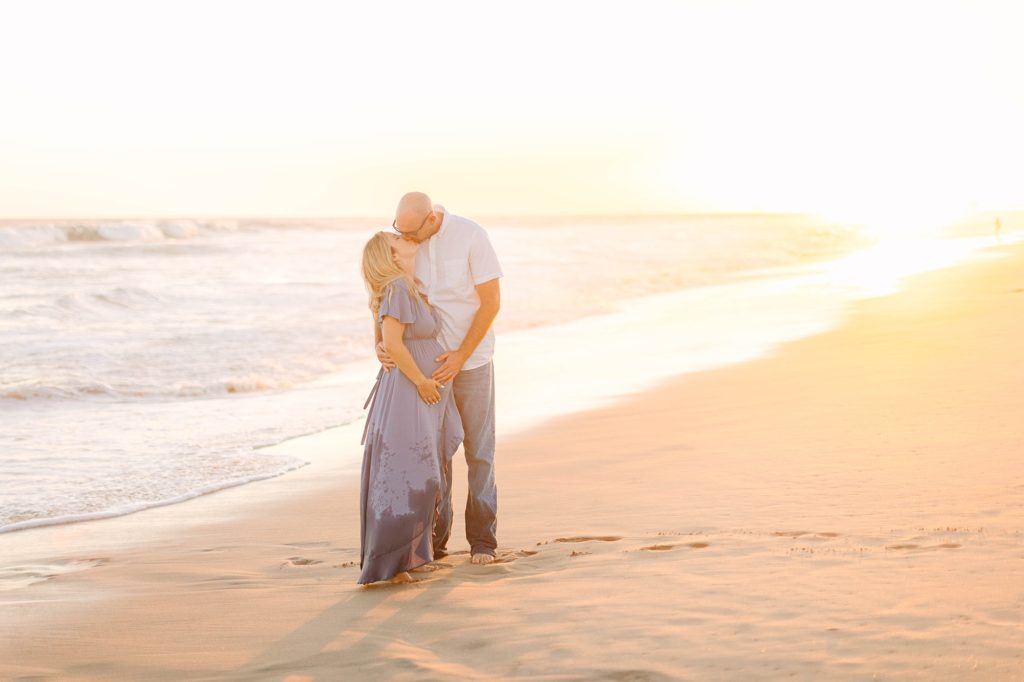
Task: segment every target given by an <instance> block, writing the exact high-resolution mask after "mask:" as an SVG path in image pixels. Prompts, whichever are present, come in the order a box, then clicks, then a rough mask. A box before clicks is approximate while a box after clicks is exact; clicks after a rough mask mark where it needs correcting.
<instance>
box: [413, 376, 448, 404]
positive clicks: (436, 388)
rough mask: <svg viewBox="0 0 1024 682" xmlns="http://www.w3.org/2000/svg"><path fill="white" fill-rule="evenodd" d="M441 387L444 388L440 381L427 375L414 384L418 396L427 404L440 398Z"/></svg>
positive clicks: (433, 402) (435, 402)
mask: <svg viewBox="0 0 1024 682" xmlns="http://www.w3.org/2000/svg"><path fill="white" fill-rule="evenodd" d="M442 388H444V385H443V384H442V383H441V382H440V381H434V380H433V379H431V378H429V377H423V378H422V379H420V381H419V383H417V384H416V390H417V391H419V394H420V398H422V399H423V402H425V403H426V404H427V405H435V404H437V403H438V402H439V401H440V400H441V389H442Z"/></svg>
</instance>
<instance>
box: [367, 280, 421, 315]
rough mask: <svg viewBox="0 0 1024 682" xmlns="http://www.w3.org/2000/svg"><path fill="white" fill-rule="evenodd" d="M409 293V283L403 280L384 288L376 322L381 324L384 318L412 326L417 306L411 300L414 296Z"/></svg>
mask: <svg viewBox="0 0 1024 682" xmlns="http://www.w3.org/2000/svg"><path fill="white" fill-rule="evenodd" d="M415 295H416V294H414V293H413V292H411V291H409V283H408V282H406V281H405V280H404V279H396V280H395V281H394V282H391V284H388V285H387V286H386V287H384V291H383V295H382V296H381V300H380V310H378V311H377V321H378V322H383V321H384V316H385V315H388V316H390V317H393V318H395V319H396V320H398V321H399V322H401V323H402V324H412V323H413V322H415V321H416V313H417V309H418V306H417V305H416V301H415V300H414V299H413V296H415Z"/></svg>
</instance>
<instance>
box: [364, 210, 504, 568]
mask: <svg viewBox="0 0 1024 682" xmlns="http://www.w3.org/2000/svg"><path fill="white" fill-rule="evenodd" d="M392 230H393V231H392V232H387V231H382V232H377V233H376V234H375V235H373V237H371V238H370V240H369V241H368V242H367V243H366V246H365V247H364V249H363V265H362V271H363V279H364V282H365V284H366V289H367V291H368V292H369V294H370V311H371V313H372V315H373V325H374V344H375V348H376V353H377V358H378V359H379V360H380V363H381V368H380V372H378V374H377V382H376V384H375V385H374V387H373V390H372V391H371V392H370V396H369V397H368V398H367V400H366V402H367V405H368V406H369V412H368V413H367V416H366V426H365V429H364V431H363V440H362V444H363V446H364V447H363V466H362V480H361V488H360V491H361V492H360V500H359V504H360V506H359V511H360V523H361V534H360V546H361V553H360V560H359V566H360V568H361V569H362V573H361V574H360V576H359V580H358V582H359V583H361V584H364V585H365V584H369V583H373V582H378V581H389V582H392V583H403V582H410V581H411V580H412V579H413V578H412V576H411V575H410V574H409V573H410V571H413V572H423V571H432V570H434V569H435V568H436V565H434V564H432V563H431V562H433V561H435V560H437V559H440V558H442V557H444V556H447V554H448V552H447V551H446V547H447V545H448V539H449V535H450V534H451V528H452V518H453V512H452V458H453V457H454V455H455V452H456V450H458V448H459V445H463V446H464V450H465V454H466V464H467V466H468V469H469V491H468V499H467V501H466V539H467V540H468V541H469V547H470V554H471V559H470V560H471V561H472V562H473V563H474V564H488V563H490V562H492V561H494V558H495V552H496V550H497V546H498V541H497V526H498V521H497V513H498V489H497V486H496V484H495V479H494V447H495V430H494V365H493V362H492V356H493V354H494V331H493V330H492V329H491V323H492V322H493V321H494V318H495V316H497V314H498V308H499V306H500V298H501V296H500V290H499V286H498V280H499V278H500V277H501V276H502V272H501V266H500V265H499V263H498V257H497V255H496V254H495V252H494V248H493V247H492V246H491V242H490V239H489V238H488V236H487V232H486V231H484V229H483V228H482V227H480V225H478V224H477V223H475V222H473V221H472V220H469V219H467V218H463V217H462V216H457V215H454V214H452V213H450V212H448V211H447V210H446V209H445V208H444V206H441V205H439V204H434V203H432V202H431V200H430V197H428V196H427V195H426V194H423V193H422V192H409V193H408V194H405V195H404V196H403V197H402V198H401V200H400V201H399V202H398V208H397V210H396V211H395V220H394V222H393V223H392ZM364 407H366V405H364Z"/></svg>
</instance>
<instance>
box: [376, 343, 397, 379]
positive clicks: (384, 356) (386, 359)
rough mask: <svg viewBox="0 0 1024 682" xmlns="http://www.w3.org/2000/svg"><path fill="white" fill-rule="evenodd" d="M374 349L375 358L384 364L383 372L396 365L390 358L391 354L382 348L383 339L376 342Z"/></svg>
mask: <svg viewBox="0 0 1024 682" xmlns="http://www.w3.org/2000/svg"><path fill="white" fill-rule="evenodd" d="M376 350H377V359H378V360H380V364H382V365H384V371H385V372H387V371H388V370H392V369H394V368H395V367H398V365H397V364H395V361H394V360H392V359H391V355H390V354H389V353H388V352H387V351H386V350H384V342H383V341H381V342H380V343H378V344H377V348H376Z"/></svg>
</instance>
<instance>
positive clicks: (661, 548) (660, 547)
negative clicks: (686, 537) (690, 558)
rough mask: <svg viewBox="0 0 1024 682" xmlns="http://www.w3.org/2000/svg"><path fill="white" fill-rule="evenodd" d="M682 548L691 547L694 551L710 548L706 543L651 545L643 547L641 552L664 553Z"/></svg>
mask: <svg viewBox="0 0 1024 682" xmlns="http://www.w3.org/2000/svg"><path fill="white" fill-rule="evenodd" d="M680 546H685V547H690V548H692V549H703V548H705V547H707V546H708V543H706V542H687V543H686V544H685V545H650V546H648V547H641V548H640V550H641V551H648V552H664V551H667V550H670V549H675V548H676V547H680Z"/></svg>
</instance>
